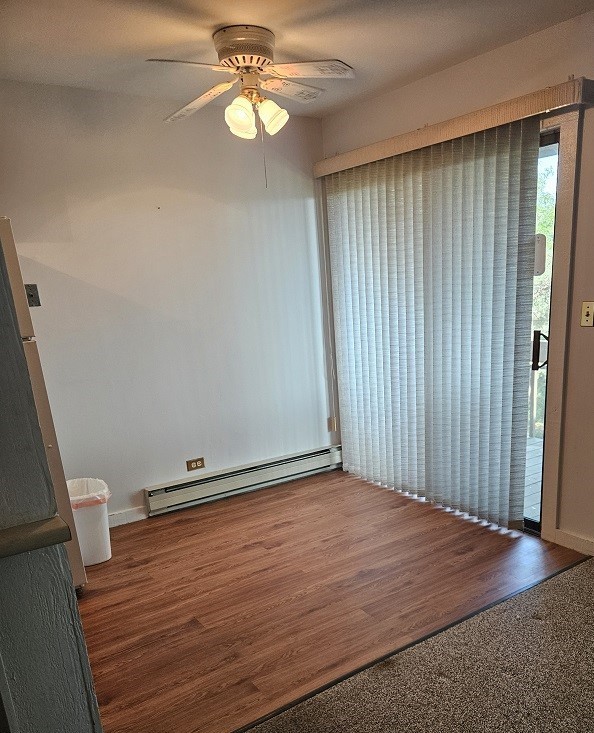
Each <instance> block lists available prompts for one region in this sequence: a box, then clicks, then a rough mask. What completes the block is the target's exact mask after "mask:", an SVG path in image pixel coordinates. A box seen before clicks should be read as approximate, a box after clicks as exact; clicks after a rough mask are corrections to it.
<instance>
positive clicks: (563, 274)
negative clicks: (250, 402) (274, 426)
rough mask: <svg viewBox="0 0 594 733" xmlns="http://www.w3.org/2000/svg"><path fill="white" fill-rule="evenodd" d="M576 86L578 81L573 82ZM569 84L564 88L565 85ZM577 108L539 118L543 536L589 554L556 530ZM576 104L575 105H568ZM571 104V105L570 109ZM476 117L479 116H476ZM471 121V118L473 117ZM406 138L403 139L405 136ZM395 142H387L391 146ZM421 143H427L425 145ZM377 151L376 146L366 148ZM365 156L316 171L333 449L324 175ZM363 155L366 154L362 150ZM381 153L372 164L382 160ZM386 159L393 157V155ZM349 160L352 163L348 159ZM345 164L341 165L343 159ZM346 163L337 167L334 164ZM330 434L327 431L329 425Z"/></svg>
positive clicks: (580, 110) (336, 433) (335, 410)
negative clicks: (550, 248)
mask: <svg viewBox="0 0 594 733" xmlns="http://www.w3.org/2000/svg"><path fill="white" fill-rule="evenodd" d="M576 81H577V80H576ZM580 81H583V82H584V83H585V82H587V84H588V85H589V86H587V91H588V92H590V91H591V89H592V82H589V81H588V80H580ZM566 84H567V83H566ZM584 96H585V97H586V99H580V100H579V102H577V104H576V103H575V102H574V104H576V106H573V107H571V106H570V107H569V110H568V109H567V107H565V109H560V110H559V111H557V112H550V113H548V114H546V113H545V114H543V113H541V133H547V132H553V131H558V133H559V168H558V179H557V202H556V215H555V250H554V255H553V258H554V259H553V276H552V286H551V310H550V329H549V333H550V341H549V352H548V353H549V363H548V375H547V394H546V402H545V442H544V457H543V479H542V510H541V536H542V538H543V539H545V540H549V541H552V542H557V543H559V544H561V545H564V546H566V547H573V548H574V549H577V550H580V549H581V551H584V552H588V550H589V549H590V546H589V545H588V546H586V545H584V547H578V546H577V545H576V537H575V536H573V535H570V534H568V533H566V532H564V531H562V530H561V529H560V528H559V519H560V501H561V486H562V473H563V440H564V435H563V432H564V417H565V395H566V387H565V381H566V374H567V359H568V353H569V338H570V325H571V324H570V314H571V303H572V273H573V260H574V249H575V230H576V216H577V198H578V188H579V166H580V158H581V138H582V128H583V117H584V107H585V106H589V103H590V104H591V103H592V102H591V99H594V94H590V95H589V96H588V95H584ZM572 101H574V100H572ZM570 104H571V103H570ZM476 115H478V113H476ZM473 116H475V115H473ZM403 137H404V136H403ZM395 140H396V139H394V140H392V141H387V142H390V143H394V141H395ZM411 142H412V141H410V142H408V141H407V143H406V144H404V143H403V144H402V145H401V146H400V147H403V148H404V149H408V150H410V149H412V148H413V145H414V143H413V144H411ZM423 142H427V141H426V140H423ZM371 147H375V146H370V148H371ZM361 152H363V151H353V153H350V154H345V155H344V156H337V157H338V158H339V159H340V161H339V160H336V159H331V160H328V161H324V162H321V163H319V164H318V165H317V166H316V170H315V176H316V178H318V180H317V181H316V200H317V201H318V202H319V203H320V210H319V219H318V231H319V234H320V259H321V263H322V267H321V281H322V282H321V286H322V295H323V302H324V307H323V311H324V333H325V338H324V340H325V351H326V368H327V384H328V392H329V395H328V397H329V408H330V409H329V412H330V415H331V416H333V417H334V419H335V422H334V424H333V425H332V427H334V428H335V429H334V430H332V431H331V430H329V432H330V433H331V435H332V443H339V442H340V417H339V404H338V394H337V379H336V367H335V364H336V356H335V354H336V352H335V344H334V316H333V308H332V282H331V278H330V271H329V243H328V229H327V227H328V224H327V211H326V191H325V185H324V184H325V181H324V175H326V174H327V173H328V172H330V171H331V170H340V169H342V168H343V167H348V164H351V165H353V164H355V165H356V164H357V163H359V160H358V159H356V156H357V154H360V153H361ZM365 152H367V149H365ZM385 152H386V151H385V150H383V149H382V151H381V153H383V154H384V155H382V154H379V155H377V156H370V157H371V158H373V157H376V158H382V157H384V156H385ZM388 154H394V152H393V151H392V150H390V151H389V153H388ZM350 156H353V159H352V160H351V159H350ZM343 157H344V158H345V159H347V157H348V158H349V159H348V160H344V161H343V160H342V158H343ZM339 162H340V163H341V164H342V163H343V162H344V163H347V165H344V166H343V165H339V164H338V163H339ZM329 428H330V425H329Z"/></svg>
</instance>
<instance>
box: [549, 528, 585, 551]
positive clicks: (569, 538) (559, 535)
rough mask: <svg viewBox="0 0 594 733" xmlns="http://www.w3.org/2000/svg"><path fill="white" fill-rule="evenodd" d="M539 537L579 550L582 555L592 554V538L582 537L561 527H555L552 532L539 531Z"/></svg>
mask: <svg viewBox="0 0 594 733" xmlns="http://www.w3.org/2000/svg"><path fill="white" fill-rule="evenodd" d="M540 536H541V538H542V539H543V540H548V541H549V542H555V543H556V544H557V545H562V546H563V547H569V549H570V550H575V551H576V552H581V553H582V554H583V555H594V540H593V539H591V538H589V537H582V536H580V535H578V534H574V533H573V532H566V531H564V530H562V529H556V530H555V531H554V534H551V533H550V532H546V531H544V532H541V535H540Z"/></svg>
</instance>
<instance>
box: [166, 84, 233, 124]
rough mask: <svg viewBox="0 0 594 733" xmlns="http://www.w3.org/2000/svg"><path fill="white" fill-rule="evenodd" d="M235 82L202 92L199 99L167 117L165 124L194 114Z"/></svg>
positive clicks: (218, 85)
mask: <svg viewBox="0 0 594 733" xmlns="http://www.w3.org/2000/svg"><path fill="white" fill-rule="evenodd" d="M236 81H237V79H234V80H233V81H224V82H223V83H222V84H217V85H216V86H214V87H213V88H212V89H209V90H208V91H207V92H204V94H201V95H200V96H199V97H197V98H196V99H194V100H192V101H191V102H190V103H189V104H186V105H185V106H184V107H181V108H180V109H178V110H177V112H174V113H173V114H172V115H169V117H167V118H166V119H165V122H174V121H175V120H183V118H184V117H188V116H189V115H191V114H194V112H196V111H197V110H199V109H200V108H201V107H204V105H205V104H208V103H209V102H212V100H213V99H216V98H217V97H218V96H219V94H223V93H224V92H226V91H227V90H228V89H231V87H232V86H233V85H234V84H235V82H236Z"/></svg>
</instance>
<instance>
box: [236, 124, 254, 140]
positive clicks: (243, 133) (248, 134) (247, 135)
mask: <svg viewBox="0 0 594 733" xmlns="http://www.w3.org/2000/svg"><path fill="white" fill-rule="evenodd" d="M229 129H230V130H231V132H232V133H233V134H234V135H237V137H243V138H244V139H246V140H253V139H254V138H255V137H256V135H257V134H258V130H256V125H254V126H253V127H250V129H249V130H239V129H238V128H237V127H235V126H233V127H231V125H229Z"/></svg>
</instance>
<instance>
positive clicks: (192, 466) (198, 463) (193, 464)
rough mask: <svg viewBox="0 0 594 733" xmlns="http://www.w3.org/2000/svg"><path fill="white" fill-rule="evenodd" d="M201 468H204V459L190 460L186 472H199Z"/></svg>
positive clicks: (187, 462)
mask: <svg viewBox="0 0 594 733" xmlns="http://www.w3.org/2000/svg"><path fill="white" fill-rule="evenodd" d="M199 468H204V458H190V460H189V461H186V471H197V470H198V469H199Z"/></svg>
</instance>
